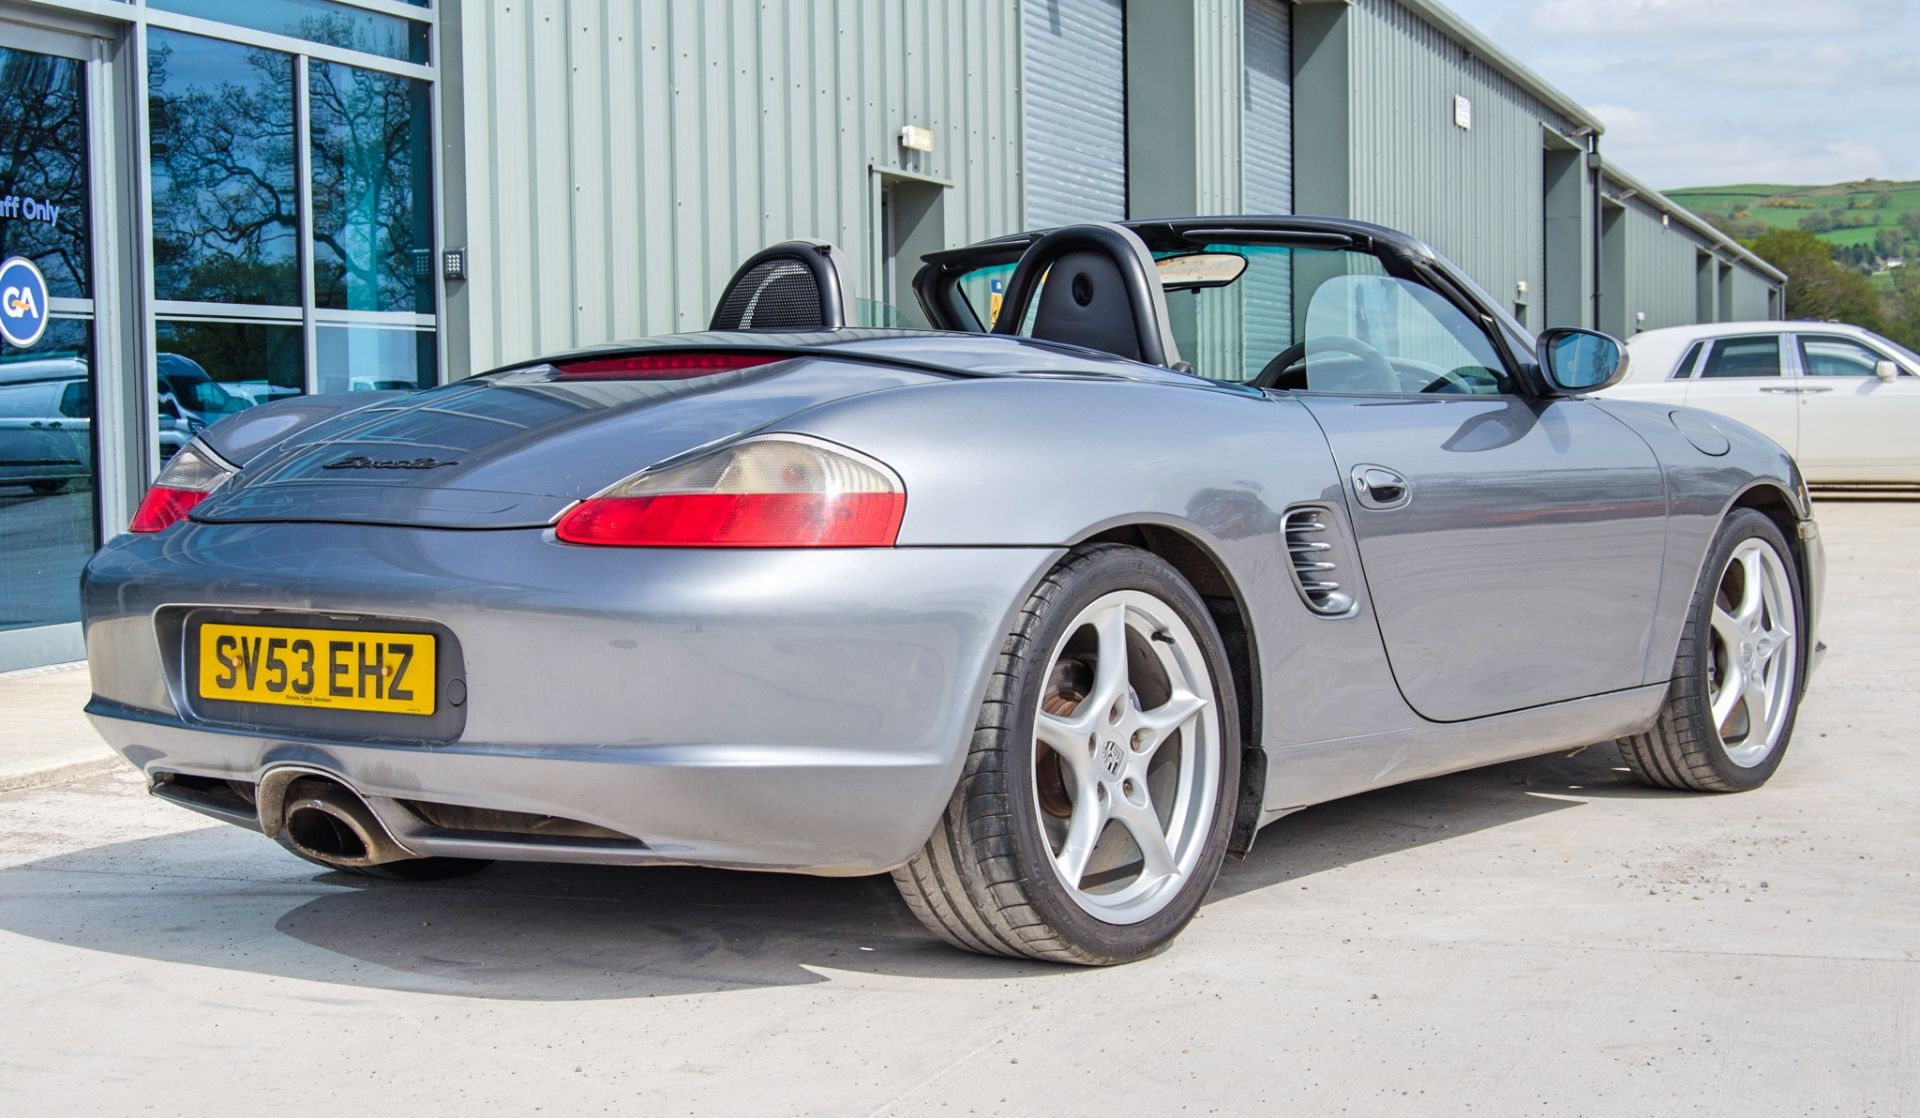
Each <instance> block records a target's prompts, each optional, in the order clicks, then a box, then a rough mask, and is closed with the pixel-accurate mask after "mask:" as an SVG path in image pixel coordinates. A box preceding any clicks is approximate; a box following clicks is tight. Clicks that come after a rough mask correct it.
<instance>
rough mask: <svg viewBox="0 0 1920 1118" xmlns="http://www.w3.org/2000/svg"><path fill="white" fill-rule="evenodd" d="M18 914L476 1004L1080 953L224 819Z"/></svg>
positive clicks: (66, 872)
mask: <svg viewBox="0 0 1920 1118" xmlns="http://www.w3.org/2000/svg"><path fill="white" fill-rule="evenodd" d="M1631 780H1632V778H1631V777H1630V776H1629V775H1627V774H1626V773H1625V771H1624V769H1623V768H1622V767H1621V764H1620V759H1619V754H1618V752H1617V751H1616V750H1615V749H1614V748H1613V747H1612V746H1610V745H1609V746H1600V747H1596V748H1593V749H1589V750H1586V751H1583V752H1580V753H1577V754H1575V755H1572V756H1555V757H1548V758H1539V759H1534V760H1529V761H1522V762H1516V763H1512V764H1507V765H1499V766H1495V767H1492V768H1486V769H1478V770H1474V771H1471V772H1466V773H1458V774H1455V775H1452V776H1446V777H1439V778H1436V779H1433V780H1427V781H1421V782H1419V783H1416V784H1411V785H1403V786H1400V787H1397V788H1389V789H1383V790H1381V791H1378V792H1372V793H1368V794H1366V795H1362V796H1356V797H1352V798H1349V799H1346V800H1341V801H1337V802H1335V803H1331V804H1324V805H1321V806H1318V807H1314V808H1310V809H1308V810H1306V811H1303V812H1299V813H1297V814H1295V815H1293V816H1290V817H1288V818H1286V819H1283V820H1281V821H1279V822H1278V823H1275V824H1273V825H1272V826H1270V827H1268V828H1267V829H1266V830H1265V831H1263V832H1262V833H1261V835H1260V840H1259V842H1258V843H1257V845H1256V846H1255V849H1254V850H1253V852H1252V853H1251V854H1250V855H1249V856H1248V857H1246V858H1236V859H1229V861H1228V864H1227V867H1226V870H1225V871H1224V872H1223V874H1222V875H1221V879H1220V883H1219V884H1218V886H1216V888H1215V892H1214V899H1216V900H1217V899H1220V898H1222V897H1230V896H1237V895H1240V894H1244V893H1247V892H1251V891H1253V890H1258V889H1262V888H1266V887H1269V886H1272V885H1276V884H1279V883H1282V882H1293V881H1299V880H1300V879H1302V878H1307V877H1311V876H1312V875H1314V874H1317V873H1322V872H1325V871H1327V870H1329V869H1333V868H1336V867H1339V866H1344V865H1350V864H1353V863H1356V862H1361V861H1365V860H1368V859H1371V858H1379V857H1385V856H1389V855H1392V854H1395V853H1398V852H1400V851H1405V850H1408V849H1412V848H1415V847H1419V846H1424V845H1426V844H1428V843H1433V842H1440V841H1445V840H1446V839H1449V838H1454V837H1457V836H1460V835H1465V834H1471V833H1473V832H1476V831H1481V830H1485V829H1487V828H1490V827H1498V826H1501V825H1503V824H1507V823H1511V822H1515V821H1518V820H1521V819H1526V818H1531V817H1534V816H1538V815H1540V814H1542V813H1545V812H1551V811H1560V810H1567V809H1569V808H1574V807H1578V806H1580V802H1581V800H1582V799H1583V798H1586V797H1592V796H1605V795H1613V794H1634V795H1641V794H1644V795H1667V794H1668V793H1659V792H1655V791H1653V790H1650V789H1644V788H1639V787H1638V786H1632V788H1631V790H1630V789H1629V785H1630V782H1631ZM0 929H4V930H6V931H10V932H14V933H16V934H19V935H23V936H30V937H33V938H35V939H40V940H44V941H50V942H56V943H61V944H66V945H70V946H74V947H82V948H87V949H89V950H95V951H105V952H112V953H116V954H123V955H132V956H141V957H146V958H152V959H158V960H162V961H167V962H177V963H186V964H191V965H195V966H203V967H213V968H221V969H227V970H237V971H247V972H255V973H262V974H270V975H275V976H281V977H288V978H297V979H303V980H309V981H317V982H329V983H337V984H343V985H349V986H361V987H376V988H382V989H393V990H406V991H419V992H430V993H438V994H453V995H462V996H469V997H478V998H505V999H531V1000H583V999H604V998H637V997H652V996H662V995H676V994H678V995H686V994H699V993H717V992H723V991H728V990H736V989H743V988H753V987H761V986H788V985H799V984H805V983H811V982H820V981H825V980H826V976H827V975H829V974H832V973H833V972H856V973H866V974H873V975H894V976H907V977H915V978H923V979H1000V980H1004V979H1006V978H1010V977H1014V976H1029V977H1031V976H1045V975H1056V976H1058V975H1065V974H1070V973H1072V972H1071V969H1069V968H1059V967H1052V966H1047V965H1042V964H1034V963H1022V962H1015V961H1012V960H1006V959H991V958H984V957H981V956H977V955H969V954H966V953H963V952H959V951H955V950H953V949H951V948H949V947H947V946H945V945H944V944H942V943H940V942H939V941H938V940H936V939H934V938H933V937H932V936H931V935H929V934H928V933H927V932H926V931H924V930H923V929H922V928H921V927H920V925H919V924H918V923H917V922H916V921H915V920H914V918H913V916H912V915H911V914H910V913H909V912H908V911H907V909H906V906H905V905H904V904H903V903H902V902H901V901H900V899H899V897H898V895H897V894H896V893H895V892H894V890H893V886H892V883H891V882H890V880H889V879H888V878H886V877H867V878H841V879H832V878H813V877H804V876H798V875H790V874H762V873H744V872H725V871H716V870H701V869H687V868H649V869H634V868H615V867H596V866H558V865H536V864H528V863H517V864H511V863H502V864H500V865H496V866H494V867H493V868H492V869H490V870H488V871H486V872H484V873H481V874H478V875H476V876H473V877H469V878H464V879H461V880H457V881H449V882H439V883H433V884H409V883H402V882H388V881H378V880H370V879H366V878H361V877H357V876H354V875H349V874H341V873H330V872H321V873H310V872H307V870H306V867H304V866H303V865H301V864H300V863H298V862H294V861H292V860H291V859H290V857H289V856H288V855H285V854H283V853H282V852H280V851H279V850H278V849H276V848H275V847H273V846H272V844H270V843H267V842H265V840H263V839H261V838H260V837H259V836H257V835H252V834H249V833H247V832H245V831H242V830H239V829H237V828H230V827H224V826H214V827H208V828H199V829H195V830H190V831H184V832H178V833H174V834H169V835H163V836H158V837H153V838H143V839H135V840H131V841H128V842H122V843H114V844H107V845H102V846H97V847H91V848H87V849H85V850H80V851H74V852H71V853H67V854H61V855H57V856H53V857H49V858H44V859H41V860H39V861H35V862H30V863H26V864H23V865H19V866H15V867H11V868H8V869H4V870H0Z"/></svg>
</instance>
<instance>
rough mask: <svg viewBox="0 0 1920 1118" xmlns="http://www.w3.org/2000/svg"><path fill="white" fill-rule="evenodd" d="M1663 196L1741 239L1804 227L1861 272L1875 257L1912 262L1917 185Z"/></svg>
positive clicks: (1919, 229) (1917, 247) (1743, 187)
mask: <svg viewBox="0 0 1920 1118" xmlns="http://www.w3.org/2000/svg"><path fill="white" fill-rule="evenodd" d="M1665 193H1666V195H1667V197H1669V198H1671V199H1673V200H1674V201H1676V202H1678V203H1680V204H1681V205H1683V206H1685V207H1687V208H1688V209H1690V210H1692V211H1693V212H1695V213H1697V214H1699V215H1700V216H1702V217H1704V218H1707V219H1708V220H1709V221H1712V222H1713V223H1714V224H1715V225H1718V226H1719V227H1720V228H1722V229H1724V230H1726V231H1727V232H1729V233H1731V234H1733V235H1734V236H1735V237H1738V238H1740V239H1742V240H1748V239H1751V238H1753V237H1756V236H1758V235H1760V234H1761V233H1763V232H1765V231H1767V230H1768V229H1807V230H1811V231H1812V232H1813V233H1814V234H1815V235H1816V236H1818V237H1819V238H1820V239H1821V240H1823V241H1826V242H1827V243H1828V244H1831V245H1833V246H1835V248H1836V249H1838V250H1839V253H1838V255H1840V257H1841V258H1842V259H1843V260H1844V261H1845V262H1846V263H1849V264H1852V265H1853V266H1855V267H1857V268H1861V269H1863V270H1866V269H1870V268H1871V267H1872V266H1873V264H1874V263H1875V262H1876V261H1877V260H1878V259H1879V258H1882V257H1887V256H1906V257H1920V182H1892V181H1889V180H1887V179H1867V180H1864V181H1861V182H1842V183H1834V184H1832V185H1830V186H1788V185H1782V184H1779V183H1742V184H1737V185H1733V186H1696V187H1687V188H1686V189H1683V190H1669V191H1666V192H1665Z"/></svg>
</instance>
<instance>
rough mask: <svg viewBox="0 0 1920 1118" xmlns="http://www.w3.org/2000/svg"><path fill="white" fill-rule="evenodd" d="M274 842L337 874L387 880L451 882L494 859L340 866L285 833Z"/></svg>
mask: <svg viewBox="0 0 1920 1118" xmlns="http://www.w3.org/2000/svg"><path fill="white" fill-rule="evenodd" d="M274 841H275V842H278V843H279V844H280V846H281V847H282V848H283V849H285V850H286V852H287V853H289V854H291V855H293V856H294V857H296V858H298V859H300V860H301V861H303V862H312V863H313V864H314V865H316V866H319V867H321V868H323V869H329V870H333V871H334V872H336V873H352V874H359V875H360V876H361V877H377V878H380V879H381V880H383V881H448V880H451V879H453V878H456V877H466V876H467V875H468V874H475V873H479V872H480V871H481V870H484V869H486V868H487V867H488V866H491V865H493V860H492V859H491V858H405V859H402V860H400V861H398V862H382V863H381V864H380V865H377V866H336V865H334V864H333V863H331V862H324V861H321V860H320V859H319V858H315V857H312V856H311V855H309V854H307V853H305V852H304V851H302V850H301V849H300V848H299V847H297V846H295V845H293V844H292V843H291V842H289V841H287V839H286V837H285V836H284V835H282V836H280V837H279V838H276V839H275V840H274Z"/></svg>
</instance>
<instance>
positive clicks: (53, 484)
mask: <svg viewBox="0 0 1920 1118" xmlns="http://www.w3.org/2000/svg"><path fill="white" fill-rule="evenodd" d="M29 484H31V485H32V486H33V491H34V492H35V493H38V494H40V495H41V496H42V497H51V496H53V495H54V494H55V493H60V492H63V491H64V490H65V489H66V488H67V483H66V480H65V479H61V480H59V481H36V482H30V483H29Z"/></svg>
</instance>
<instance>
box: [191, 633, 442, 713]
mask: <svg viewBox="0 0 1920 1118" xmlns="http://www.w3.org/2000/svg"><path fill="white" fill-rule="evenodd" d="M434 651H435V649H434V639H433V637H432V636H430V635H428V634H425V633H371V632H365V631H361V630H349V629H282V628H270V627H268V626H265V625H222V624H213V623H208V624H204V625H202V626H200V663H199V679H200V697H201V698H203V699H224V700H226V701H227V702H233V703H279V704H281V705H283V706H297V707H326V708H329V709H337V710H373V711H380V712H382V713H386V714H432V713H433V699H434V695H433V686H434V681H435V679H436V678H437V676H436V675H435V664H434Z"/></svg>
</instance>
